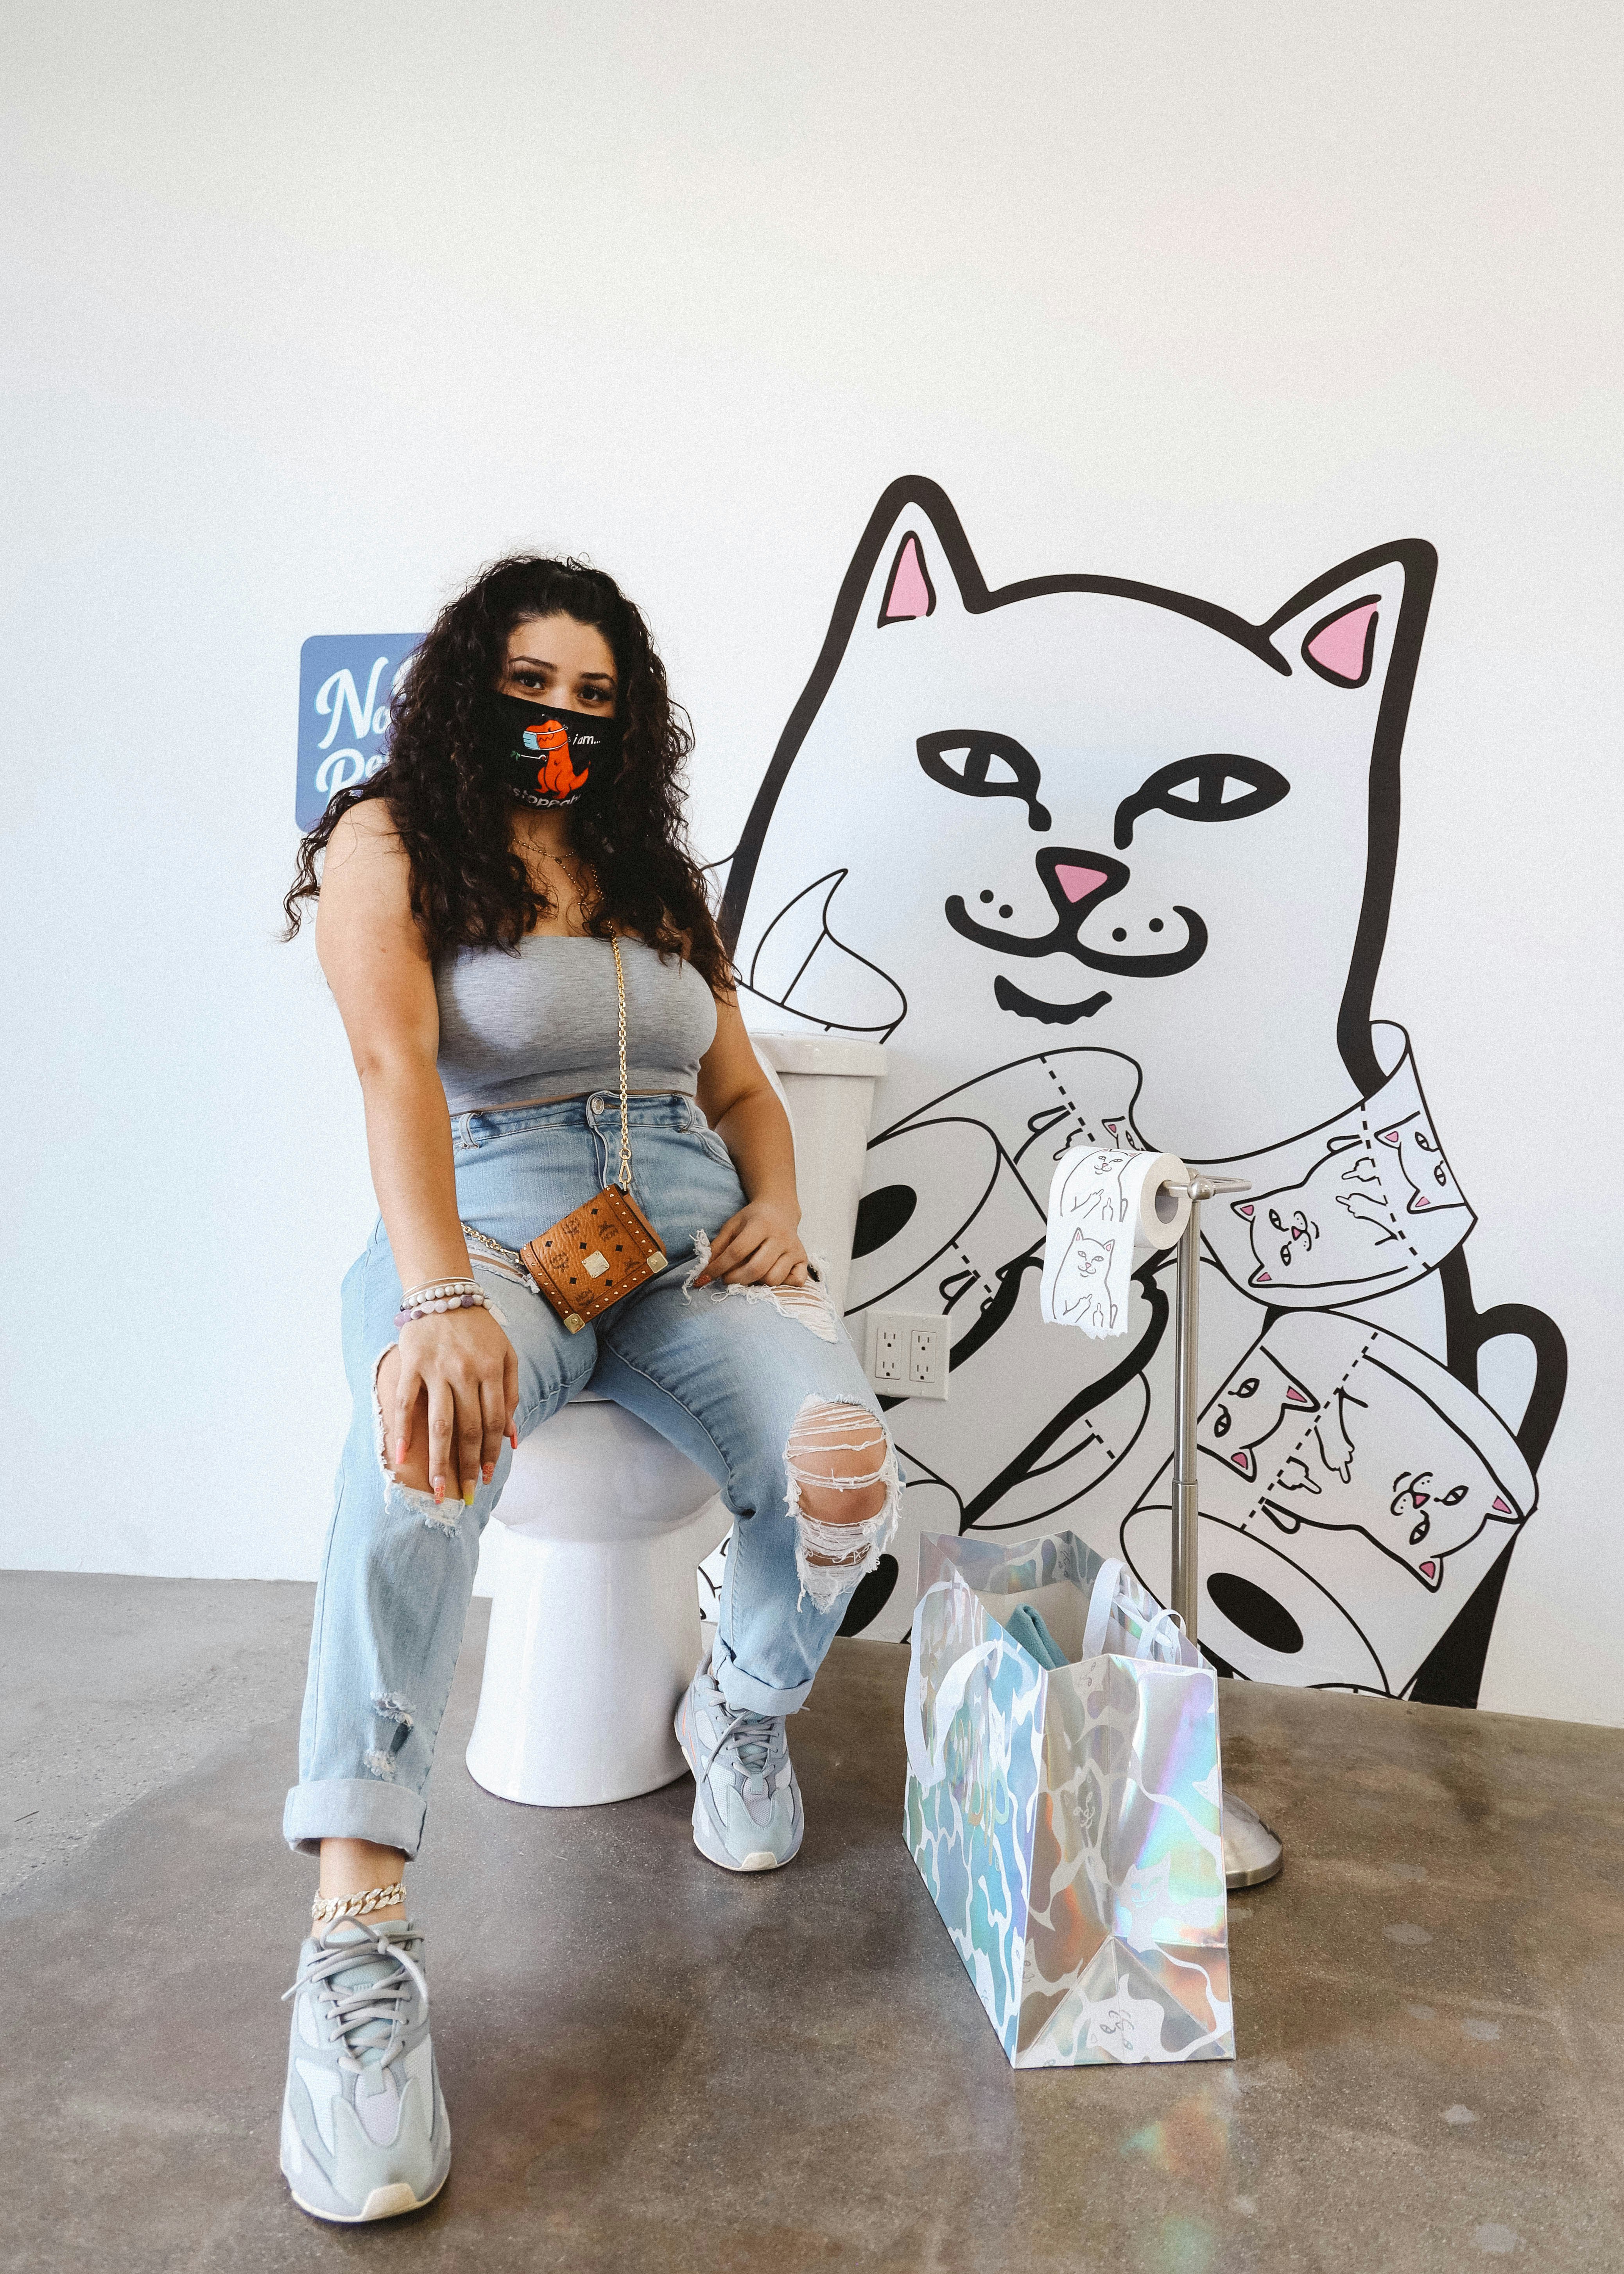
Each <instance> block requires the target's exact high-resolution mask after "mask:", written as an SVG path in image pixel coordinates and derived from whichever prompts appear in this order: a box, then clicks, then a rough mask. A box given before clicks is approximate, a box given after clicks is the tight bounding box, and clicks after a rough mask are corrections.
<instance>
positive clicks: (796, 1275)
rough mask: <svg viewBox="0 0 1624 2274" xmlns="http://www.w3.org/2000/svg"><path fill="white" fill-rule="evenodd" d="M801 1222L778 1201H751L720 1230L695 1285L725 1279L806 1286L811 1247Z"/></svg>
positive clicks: (733, 1283) (737, 1284) (746, 1283)
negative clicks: (797, 1223) (806, 1244)
mask: <svg viewBox="0 0 1624 2274" xmlns="http://www.w3.org/2000/svg"><path fill="white" fill-rule="evenodd" d="M795 1221H796V1220H795V1218H794V1216H792V1215H791V1213H790V1211H789V1210H788V1209H786V1208H781V1207H780V1206H779V1205H778V1202H777V1201H747V1202H746V1203H745V1205H744V1207H743V1208H741V1209H740V1210H739V1213H738V1214H737V1215H736V1216H729V1217H728V1219H727V1221H726V1224H724V1225H723V1226H722V1228H721V1230H720V1231H718V1233H717V1235H716V1238H715V1239H714V1240H713V1241H712V1242H711V1258H710V1261H709V1262H708V1263H707V1264H706V1265H705V1268H704V1269H703V1271H702V1272H701V1273H700V1274H699V1276H697V1278H695V1282H694V1284H695V1287H708V1286H709V1285H710V1284H711V1281H712V1280H713V1279H725V1280H726V1281H727V1283H728V1284H729V1285H730V1286H733V1287H762V1286H765V1287H804V1286H805V1285H806V1284H807V1251H806V1249H805V1248H804V1247H803V1246H801V1234H800V1232H799V1231H797V1230H796V1228H795Z"/></svg>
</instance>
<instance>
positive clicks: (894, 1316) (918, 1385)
mask: <svg viewBox="0 0 1624 2274" xmlns="http://www.w3.org/2000/svg"><path fill="white" fill-rule="evenodd" d="M916 1327H922V1328H924V1329H927V1331H928V1332H929V1333H930V1334H932V1335H934V1336H935V1337H936V1349H937V1352H938V1362H937V1367H936V1372H935V1374H933V1376H932V1378H931V1379H930V1380H929V1382H915V1381H914V1380H913V1378H912V1375H913V1359H914V1329H915V1328H916ZM883 1329H890V1330H891V1331H892V1332H894V1333H895V1334H896V1336H897V1340H898V1350H897V1372H896V1373H895V1374H887V1375H882V1374H878V1373H877V1372H876V1359H877V1358H878V1355H879V1343H880V1335H881V1332H882V1330H883ZM950 1349H951V1340H950V1337H949V1335H948V1330H947V1321H946V1319H945V1318H944V1316H943V1315H942V1314H941V1312H940V1311H937V1312H935V1313H926V1312H915V1311H870V1312H869V1314H868V1338H867V1342H866V1344H865V1352H866V1359H865V1364H864V1367H863V1371H864V1372H865V1373H866V1374H867V1375H868V1382H869V1385H870V1387H871V1388H873V1389H877V1390H878V1391H879V1392H880V1393H881V1395H882V1396H883V1397H941V1398H945V1397H946V1396H947V1382H948V1374H947V1361H948V1355H949V1352H950Z"/></svg>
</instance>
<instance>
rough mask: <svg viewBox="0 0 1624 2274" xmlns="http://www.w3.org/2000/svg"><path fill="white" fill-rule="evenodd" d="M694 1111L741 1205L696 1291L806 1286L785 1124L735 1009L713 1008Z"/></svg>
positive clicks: (792, 1162) (804, 1256)
mask: <svg viewBox="0 0 1624 2274" xmlns="http://www.w3.org/2000/svg"><path fill="white" fill-rule="evenodd" d="M699 1103H700V1107H701V1109H702V1111H703V1113H704V1116H705V1118H706V1120H707V1121H709V1122H710V1124H711V1127H712V1128H713V1129H714V1130H715V1131H716V1133H717V1134H718V1137H720V1139H721V1140H722V1142H723V1143H724V1144H725V1145H726V1148H727V1149H728V1151H729V1152H730V1153H731V1154H732V1155H733V1163H734V1166H735V1167H736V1168H737V1169H738V1171H739V1181H740V1183H741V1185H742V1186H744V1192H745V1202H746V1205H745V1206H744V1207H743V1208H741V1209H740V1210H739V1212H738V1214H737V1215H736V1216H729V1217H728V1219H727V1222H726V1224H724V1225H723V1226H722V1228H721V1230H720V1231H718V1233H717V1235H716V1239H715V1242H714V1244H713V1246H712V1247H711V1260H710V1261H709V1263H707V1265H706V1266H705V1269H703V1271H702V1272H701V1273H700V1275H699V1276H698V1277H697V1278H696V1279H695V1282H694V1284H695V1286H696V1287H703V1286H705V1285H706V1284H708V1283H709V1282H710V1281H711V1280H712V1279H726V1280H730V1281H731V1282H732V1283H733V1284H734V1285H735V1286H749V1285H752V1284H759V1283H761V1282H763V1281H764V1282H765V1284H767V1285H768V1286H770V1287H781V1286H784V1285H786V1284H788V1285H790V1286H793V1287H801V1286H804V1285H805V1284H806V1278H807V1251H806V1249H805V1248H804V1247H803V1246H802V1245H801V1233H800V1231H799V1229H798V1227H799V1225H800V1223H801V1202H800V1201H799V1200H798V1199H797V1198H796V1196H795V1147H794V1141H793V1138H792V1136H791V1134H790V1126H789V1116H788V1115H787V1114H786V1112H785V1111H784V1108H783V1107H782V1106H781V1105H780V1104H779V1103H778V1099H777V1097H776V1096H774V1094H773V1089H772V1085H771V1082H770V1081H768V1079H767V1077H766V1075H765V1074H764V1073H763V1072H762V1070H761V1065H760V1063H759V1061H758V1060H757V1058H756V1052H755V1050H753V1049H752V1048H751V1045H750V1038H749V1035H748V1034H747V1033H746V1032H745V1027H744V1020H742V1019H741V1017H740V1015H739V1005H738V1004H737V1003H736V1002H734V1001H728V1002H720V1003H718V1005H717V1006H716V1040H715V1041H714V1042H713V1043H711V1047H710V1049H709V1050H707V1051H706V1052H705V1055H704V1057H703V1058H702V1059H701V1060H700V1064H699Z"/></svg>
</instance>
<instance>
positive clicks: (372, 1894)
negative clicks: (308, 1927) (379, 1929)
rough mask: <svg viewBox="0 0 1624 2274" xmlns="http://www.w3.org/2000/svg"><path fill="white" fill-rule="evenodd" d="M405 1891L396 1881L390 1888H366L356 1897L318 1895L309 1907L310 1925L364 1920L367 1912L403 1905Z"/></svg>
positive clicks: (398, 1881)
mask: <svg viewBox="0 0 1624 2274" xmlns="http://www.w3.org/2000/svg"><path fill="white" fill-rule="evenodd" d="M405 1901H406V1889H405V1886H404V1884H403V1883H402V1881H401V1880H399V1879H397V1880H396V1881H395V1885H394V1886H392V1887H367V1888H366V1889H365V1890H364V1892H363V1893H361V1894H357V1895H326V1896H322V1895H318V1896H317V1897H316V1900H315V1901H314V1902H313V1903H312V1905H311V1907H310V1916H311V1920H312V1924H314V1925H316V1926H331V1925H332V1924H333V1922H334V1921H335V1919H342V1918H365V1916H367V1914H368V1912H369V1911H387V1909H389V1907H390V1905H391V1904H392V1903H401V1904H402V1905H403V1904H404V1902H405Z"/></svg>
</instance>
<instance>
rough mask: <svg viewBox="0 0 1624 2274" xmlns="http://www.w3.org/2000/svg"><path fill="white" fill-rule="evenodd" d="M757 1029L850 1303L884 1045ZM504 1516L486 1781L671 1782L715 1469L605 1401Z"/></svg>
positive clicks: (546, 1797) (576, 1789) (503, 1508)
mask: <svg viewBox="0 0 1624 2274" xmlns="http://www.w3.org/2000/svg"><path fill="white" fill-rule="evenodd" d="M752 1039H753V1041H754V1042H755V1044H756V1054H757V1056H758V1057H759V1058H761V1060H762V1062H763V1065H764V1066H765V1067H766V1069H767V1073H768V1076H769V1079H770V1080H771V1082H772V1085H773V1088H775V1089H776V1090H777V1091H778V1095H779V1096H780V1097H781V1098H782V1099H783V1100H784V1103H785V1106H786V1110H787V1111H788V1113H789V1118H790V1126H791V1127H792V1129H793V1132H794V1138H795V1179H796V1185H797V1187H798V1189H799V1192H800V1195H801V1237H802V1238H803V1239H804V1240H805V1241H806V1244H807V1246H808V1248H809V1249H810V1250H811V1251H812V1253H813V1254H816V1255H818V1256H821V1257H822V1258H823V1261H824V1262H825V1263H826V1265H827V1267H828V1274H829V1281H830V1287H831V1293H832V1295H833V1298H834V1302H835V1307H836V1309H837V1311H838V1310H842V1309H844V1307H845V1302H846V1278H847V1275H848V1273H849V1271H850V1269H851V1258H852V1235H853V1226H854V1224H855V1223H856V1217H857V1201H858V1196H859V1194H860V1193H861V1190H862V1179H863V1167H864V1161H863V1155H864V1148H865V1147H866V1146H867V1143H868V1117H869V1111H870V1109H871V1106H872V1103H873V1097H874V1085H875V1083H876V1081H878V1080H880V1078H881V1077H882V1076H883V1073H884V1070H885V1053H884V1051H883V1049H882V1048H881V1047H880V1046H879V1045H878V1044H877V1043H864V1042H851V1041H846V1040H845V1039H844V1038H842V1037H839V1036H837V1035H807V1034H801V1035H784V1034H767V1033H763V1034H756V1035H753V1036H752ZM675 1261H676V1259H675V1258H673V1265H674V1263H675ZM495 1520H496V1522H497V1523H498V1524H499V1525H501V1526H502V1528H503V1529H502V1534H501V1537H500V1552H499V1554H498V1555H497V1558H496V1570H495V1577H494V1584H493V1593H492V1602H491V1629H490V1637H489V1639H488V1641H487V1642H486V1645H485V1680H484V1683H483V1685H482V1687H481V1689H480V1692H479V1712H478V1716H477V1720H476V1721H475V1723H474V1733H473V1736H472V1737H471V1738H470V1740H469V1746H468V1757H467V1758H468V1766H469V1771H470V1774H471V1775H472V1776H473V1777H474V1779H475V1780H476V1781H477V1783H479V1784H482V1785H483V1786H484V1787H485V1790H486V1791H487V1792H493V1793H495V1794H497V1795H498V1796H500V1798H501V1799H503V1800H518V1801H524V1802H527V1803H530V1805H531V1806H534V1807H542V1808H583V1807H590V1806H592V1805H594V1804H595V1803H598V1802H600V1801H611V1800H628V1799H629V1798H630V1797H631V1796H632V1795H633V1794H634V1793H639V1792H651V1791H652V1790H653V1789H654V1788H655V1787H656V1786H657V1785H663V1784H669V1783H670V1782H671V1781H672V1780H673V1778H674V1777H679V1776H680V1775H681V1774H682V1773H683V1768H684V1764H683V1760H682V1756H681V1753H680V1751H679V1750H678V1747H677V1741H676V1739H675V1737H674V1736H673V1734H672V1727H671V1724H672V1718H673V1715H674V1713H675V1712H676V1707H677V1700H678V1698H680V1696H681V1694H682V1691H683V1690H685V1689H686V1688H687V1686H688V1683H689V1682H690V1680H691V1679H692V1678H693V1673H694V1668H695V1664H696V1663H697V1660H698V1656H699V1645H700V1626H699V1600H698V1593H697V1588H696V1585H695V1567H696V1566H697V1565H698V1563H699V1562H701V1561H702V1560H703V1557H705V1556H706V1555H709V1554H710V1553H711V1549H712V1548H713V1547H716V1546H717V1544H718V1541H719V1540H722V1539H723V1538H724V1537H725V1536H726V1532H727V1531H728V1528H729V1526H730V1525H731V1524H732V1521H733V1519H732V1517H731V1516H730V1515H729V1513H728V1511H727V1510H726V1508H725V1507H724V1506H723V1504H722V1502H721V1500H720V1498H719V1497H718V1494H717V1491H716V1487H715V1486H714V1485H713V1484H712V1483H711V1479H710V1478H709V1477H708V1476H707V1475H706V1474H705V1472H703V1470H702V1469H699V1468H696V1467H695V1465H694V1464H693V1462H692V1461H690V1460H689V1459H688V1457H687V1456H686V1454H683V1453H680V1452H678V1450H677V1449H676V1448H675V1446H673V1445H671V1444H668V1443H667V1442H666V1441H665V1438H664V1437H662V1436H660V1435H659V1434H658V1431H656V1430H654V1429H651V1428H650V1427H649V1425H648V1423H647V1422H646V1421H641V1420H639V1419H637V1417H636V1416H635V1414H632V1413H628V1412H627V1411H626V1409H625V1408H624V1407H623V1406H620V1405H614V1404H610V1403H608V1402H607V1401H606V1400H605V1399H601V1398H598V1397H592V1396H591V1395H590V1394H588V1395H587V1396H584V1397H576V1398H575V1399H572V1401H571V1402H570V1404H568V1405H567V1406H566V1407H565V1408H564V1409H563V1411H562V1412H560V1413H557V1414H555V1415H554V1416H553V1419H552V1420H551V1421H549V1422H546V1423H545V1425H544V1426H543V1427H541V1428H539V1429H537V1430H533V1431H532V1432H531V1434H530V1436H528V1437H527V1438H526V1439H525V1441H524V1442H523V1444H522V1445H521V1446H520V1448H519V1449H518V1451H517V1452H516V1453H515V1456H514V1458H513V1467H512V1471H511V1473H510V1474H509V1476H508V1483H507V1487H506V1488H505V1490H504V1491H503V1494H502V1497H501V1501H500V1504H499V1506H498V1508H497V1511H496V1519H495Z"/></svg>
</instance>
